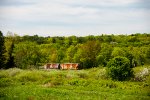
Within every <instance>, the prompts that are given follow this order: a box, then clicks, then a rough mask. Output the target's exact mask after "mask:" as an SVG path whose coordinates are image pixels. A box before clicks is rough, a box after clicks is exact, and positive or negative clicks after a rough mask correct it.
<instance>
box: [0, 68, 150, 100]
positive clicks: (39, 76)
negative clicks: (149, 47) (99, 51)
mask: <svg viewBox="0 0 150 100" xmlns="http://www.w3.org/2000/svg"><path fill="white" fill-rule="evenodd" d="M144 68H147V69H148V70H149V68H150V67H149V66H148V67H147V66H146V67H136V68H134V72H135V77H133V79H131V80H130V81H123V82H121V81H112V80H111V79H109V78H108V77H107V75H106V71H105V68H92V69H87V70H21V69H17V68H13V69H8V70H0V99H21V100H27V99H29V100H35V99H37V100H41V99H45V100H47V99H49V100H51V99H53V100H58V99H59V100H66V99H79V100H83V99H85V100H91V99H94V100H97V99H102V100H103V99H107V100H112V99H114V100H116V99H121V100H126V99H138V100H140V99H145V100H148V99H150V74H149V72H148V74H146V75H145V76H144V75H143V76H144V77H142V78H143V79H142V81H141V80H136V81H135V78H136V74H138V73H141V72H142V71H143V69H144Z"/></svg>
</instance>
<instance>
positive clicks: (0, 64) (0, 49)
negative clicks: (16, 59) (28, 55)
mask: <svg viewBox="0 0 150 100" xmlns="http://www.w3.org/2000/svg"><path fill="white" fill-rule="evenodd" d="M4 53H5V46H4V36H3V33H2V32H1V31H0V68H4V67H5V62H4V61H5V56H4Z"/></svg>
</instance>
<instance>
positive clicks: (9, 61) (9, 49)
mask: <svg viewBox="0 0 150 100" xmlns="http://www.w3.org/2000/svg"><path fill="white" fill-rule="evenodd" d="M14 42H15V36H14V34H13V33H11V32H8V33H7V36H6V37H5V47H6V52H5V57H6V68H12V67H14V66H15V65H14V56H13V48H14Z"/></svg>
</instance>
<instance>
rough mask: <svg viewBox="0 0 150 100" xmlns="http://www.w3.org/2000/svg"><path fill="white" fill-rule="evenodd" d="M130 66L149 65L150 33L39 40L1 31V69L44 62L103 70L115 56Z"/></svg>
mask: <svg viewBox="0 0 150 100" xmlns="http://www.w3.org/2000/svg"><path fill="white" fill-rule="evenodd" d="M117 56H121V57H126V58H127V59H128V60H129V61H130V67H131V68H132V67H136V66H140V65H144V64H150V34H149V33H143V34H140V33H136V34H132V35H113V34H112V35H103V34H102V35H99V36H93V35H89V36H85V37H77V36H69V37H50V36H48V37H41V36H38V35H34V36H29V35H25V36H19V35H17V34H13V33H11V32H8V33H7V35H6V36H3V33H2V32H1V31H0V68H12V67H18V68H22V69H28V68H39V66H43V65H44V64H45V63H80V66H81V68H91V67H99V66H103V67H105V66H106V65H107V63H108V62H109V61H110V60H111V59H113V58H114V57H117Z"/></svg>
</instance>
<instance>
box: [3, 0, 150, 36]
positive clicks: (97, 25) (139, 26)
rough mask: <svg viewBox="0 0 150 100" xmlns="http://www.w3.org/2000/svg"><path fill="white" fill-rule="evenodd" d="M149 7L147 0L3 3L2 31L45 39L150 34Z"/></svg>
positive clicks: (18, 1) (13, 0)
mask: <svg viewBox="0 0 150 100" xmlns="http://www.w3.org/2000/svg"><path fill="white" fill-rule="evenodd" d="M149 4H150V3H149V1H148V0H26V1H21V0H11V1H10V0H5V1H4V0H2V3H0V13H1V16H0V27H2V29H3V30H4V31H5V32H7V31H13V32H17V33H20V34H21V33H22V34H23V33H24V34H25V33H29V34H35V33H44V34H42V35H48V34H49V33H53V34H51V35H60V34H57V33H63V34H64V35H68V33H69V34H70V35H74V34H75V33H78V35H79V33H80V34H81V35H86V33H88V34H89V33H91V34H92V33H93V34H96V33H111V32H112V33H116V32H119V33H134V32H149V31H150V29H149V28H148V25H149V20H148V18H149V17H150V13H149V12H150V8H149V7H150V6H149ZM133 27H134V28H133Z"/></svg>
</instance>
